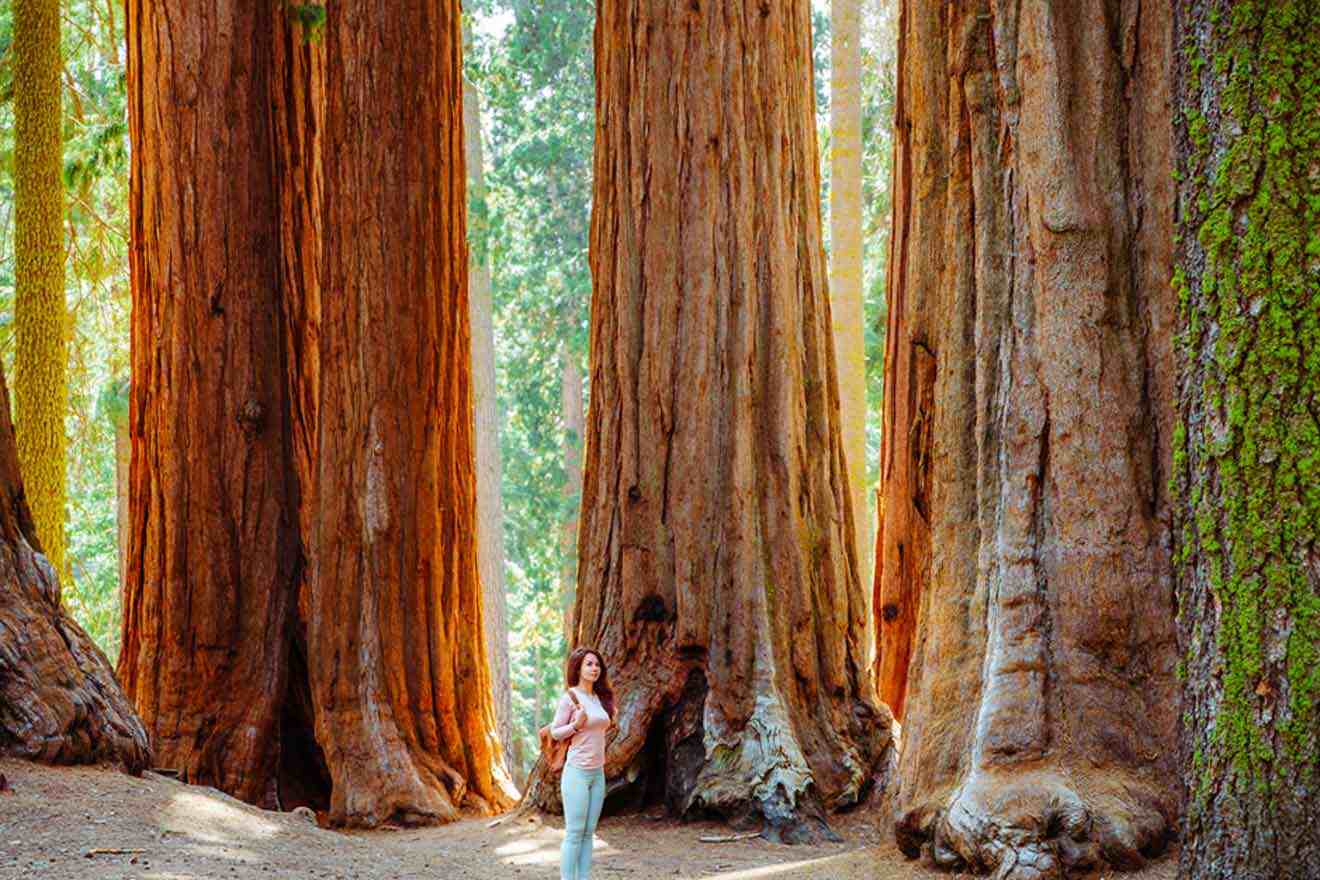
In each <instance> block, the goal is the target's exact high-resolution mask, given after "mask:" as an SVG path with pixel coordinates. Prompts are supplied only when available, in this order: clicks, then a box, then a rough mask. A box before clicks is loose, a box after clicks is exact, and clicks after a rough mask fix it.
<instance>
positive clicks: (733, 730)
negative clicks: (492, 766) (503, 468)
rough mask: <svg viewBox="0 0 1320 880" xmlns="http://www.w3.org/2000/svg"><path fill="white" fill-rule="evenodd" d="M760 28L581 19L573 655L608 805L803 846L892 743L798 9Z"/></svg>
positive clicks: (698, 14) (865, 785)
mask: <svg viewBox="0 0 1320 880" xmlns="http://www.w3.org/2000/svg"><path fill="white" fill-rule="evenodd" d="M763 13H764V14H762V15H758V16H754V17H749V18H742V17H732V18H730V17H726V16H723V15H722V14H720V12H719V10H718V9H717V8H715V7H707V6H703V7H701V8H700V9H691V8H689V7H686V6H685V7H682V8H681V9H680V8H677V7H674V6H673V5H672V4H669V3H663V2H641V3H623V2H620V3H607V4H604V5H603V6H602V7H601V8H600V16H601V18H600V20H599V22H598V24H597V29H596V70H597V89H598V99H597V120H596V125H597V129H596V132H597V146H596V154H595V171H594V174H593V179H594V186H595V193H594V199H593V214H592V251H591V261H592V275H593V281H594V285H593V301H592V345H591V389H592V397H591V404H590V408H589V416H588V435H587V456H586V465H585V472H586V477H585V480H586V482H585V486H584V489H583V514H582V516H583V519H582V525H581V530H580V540H579V567H578V587H579V589H578V595H577V601H576V614H575V621H576V632H575V642H577V643H580V644H594V645H598V646H600V648H601V650H602V651H603V653H604V654H605V656H606V659H607V661H608V662H609V663H610V664H611V667H612V676H614V686H615V692H616V694H617V695H618V714H617V717H618V724H619V727H618V733H617V735H616V736H615V737H614V739H613V741H612V744H611V747H610V750H609V754H608V757H607V765H606V775H607V777H608V778H609V780H610V784H611V787H612V789H613V790H614V793H615V794H614V796H615V798H616V799H618V800H622V801H633V802H641V803H646V802H651V801H658V802H663V803H664V804H665V805H666V806H667V807H668V809H669V810H670V811H671V812H672V813H674V814H677V815H690V814H694V813H698V812H702V813H705V812H713V813H717V814H722V815H725V816H728V817H732V818H736V819H740V820H746V821H753V822H757V823H764V825H765V827H766V829H767V833H770V834H772V835H775V834H781V833H782V834H784V835H786V836H787V837H788V839H799V838H800V837H803V836H806V835H809V834H811V833H813V832H815V831H817V830H819V829H820V828H821V827H822V825H823V814H824V811H825V810H828V809H833V808H837V807H841V806H845V805H849V804H852V803H856V802H857V801H858V800H860V799H861V798H862V797H863V796H864V795H865V794H866V793H867V791H868V790H869V788H870V786H871V784H872V782H873V780H874V776H875V774H876V773H877V771H878V770H879V769H880V768H881V766H882V762H883V760H884V758H885V757H886V755H887V752H888V750H889V748H890V733H889V716H888V713H887V712H886V711H885V710H884V709H883V707H882V706H880V705H879V704H878V703H876V702H875V700H874V692H873V690H872V688H871V687H870V683H869V682H870V677H869V670H868V669H867V668H866V665H865V658H864V656H863V645H864V640H865V629H866V626H867V619H866V610H865V609H866V603H865V596H864V593H863V588H862V585H861V581H860V579H859V577H858V571H857V564H856V555H855V554H853V553H851V552H849V551H848V541H849V540H850V537H849V536H850V534H851V531H850V530H851V529H852V528H853V517H852V509H851V499H850V497H849V495H848V492H847V491H846V485H847V481H846V476H845V473H844V462H843V447H842V441H841V437H840V425H839V421H838V389H837V384H836V378H835V364H834V351H833V345H832V336H831V325H830V311H829V303H828V298H827V293H826V287H825V271H824V259H823V251H822V248H821V241H820V231H821V227H820V215H819V202H818V180H819V178H818V161H819V160H818V156H817V151H816V144H815V137H814V133H815V132H814V128H813V121H814V120H813V112H814V102H813V96H812V93H811V88H810V85H811V71H810V65H811V60H810V59H811V55H810V51H811V32H810V21H809V15H808V13H809V9H808V7H807V4H806V3H805V2H788V3H780V4H775V5H774V6H766V7H763ZM749 59H755V62H754V63H751V64H749ZM753 98H755V99H754V100H753ZM640 107H645V108H647V110H648V112H647V114H646V115H645V117H643V116H642V115H639V114H638V113H637V112H636V108H640ZM529 796H530V797H531V798H532V799H533V800H534V801H535V802H537V803H539V804H541V805H542V806H549V805H551V804H553V803H554V802H555V800H556V796H555V794H554V791H553V781H552V780H550V779H549V778H548V777H546V776H544V775H541V776H538V778H537V779H536V780H534V781H533V787H532V788H531V789H530V791H529Z"/></svg>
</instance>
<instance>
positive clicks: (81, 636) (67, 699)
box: [0, 385, 151, 774]
mask: <svg viewBox="0 0 1320 880" xmlns="http://www.w3.org/2000/svg"><path fill="white" fill-rule="evenodd" d="M2 393H3V385H0V394H2ZM0 576H3V578H4V580H5V581H7V583H4V584H3V585H0V753H4V754H10V755H14V756H17V757H22V758H31V759H33V760H37V761H45V762H48V763H54V764H89V763H97V762H109V763H113V764H119V765H121V766H123V767H124V768H125V769H126V770H128V771H129V772H131V773H134V774H137V773H140V772H141V771H142V770H143V769H145V768H146V767H147V765H148V763H149V762H150V756H151V752H150V748H149V746H148V742H147V733H146V731H145V730H144V729H143V727H142V722H141V721H139V720H138V717H137V714H136V713H135V712H134V711H133V707H132V706H131V705H129V702H128V700H127V699H126V698H125V696H124V693H123V691H122V690H120V688H119V683H118V682H117V681H115V676H114V672H113V671H112V670H111V668H110V664H109V663H108V662H107V661H106V659H105V655H104V654H102V653H101V651H100V650H99V649H98V648H97V647H96V645H95V644H94V643H93V642H92V640H91V638H90V637H89V636H88V635H87V633H85V632H83V630H82V627H80V626H78V624H77V623H75V622H74V621H73V619H72V618H70V617H69V616H68V614H66V613H65V611H64V609H63V608H61V607H60V604H59V600H58V598H57V596H58V595H59V590H58V587H57V586H56V583H57V582H56V579H55V573H54V571H53V570H52V569H51V568H50V565H49V563H47V562H46V560H45V559H44V558H43V557H41V556H39V555H37V554H36V553H35V552H33V551H32V550H31V548H30V547H29V546H28V545H27V544H26V542H25V541H23V539H22V538H21V537H18V538H17V539H13V538H11V542H10V543H9V544H8V546H6V547H4V548H3V549H0Z"/></svg>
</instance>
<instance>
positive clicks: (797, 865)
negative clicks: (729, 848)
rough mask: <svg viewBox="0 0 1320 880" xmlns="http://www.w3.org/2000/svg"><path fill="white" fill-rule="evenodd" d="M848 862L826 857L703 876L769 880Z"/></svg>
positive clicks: (711, 879)
mask: <svg viewBox="0 0 1320 880" xmlns="http://www.w3.org/2000/svg"><path fill="white" fill-rule="evenodd" d="M847 860H848V857H847V856H846V855H838V856H826V857H825V858H823V859H807V860H806V861H801V862H785V863H783V864H779V865H764V866H761V867H756V868H744V869H742V870H740V871H728V872H726V873H723V874H703V875H701V876H702V878H703V880H767V878H775V877H796V876H798V872H799V871H802V870H804V869H806V868H817V869H819V868H827V867H829V866H830V865H831V864H838V865H842V864H843V863H844V862H845V861H847Z"/></svg>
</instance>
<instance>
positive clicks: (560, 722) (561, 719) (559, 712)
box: [550, 694, 577, 739]
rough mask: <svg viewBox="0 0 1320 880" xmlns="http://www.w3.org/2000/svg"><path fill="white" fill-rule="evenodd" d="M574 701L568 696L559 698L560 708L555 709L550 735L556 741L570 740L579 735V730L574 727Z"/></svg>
mask: <svg viewBox="0 0 1320 880" xmlns="http://www.w3.org/2000/svg"><path fill="white" fill-rule="evenodd" d="M572 722H573V700H572V698H571V697H569V695H568V694H564V695H563V696H561V697H560V698H559V706H558V707H556V709H555V718H554V720H553V721H551V722H550V735H551V736H552V737H554V738H555V739H568V738H569V737H570V736H572V735H573V734H575V733H577V728H576V727H574V726H573V723H572Z"/></svg>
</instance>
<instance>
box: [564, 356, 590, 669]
mask: <svg viewBox="0 0 1320 880" xmlns="http://www.w3.org/2000/svg"><path fill="white" fill-rule="evenodd" d="M559 367H560V371H559V417H560V420H561V421H562V424H563V430H564V488H563V492H562V493H561V498H562V502H563V505H564V506H563V512H562V516H563V518H562V520H561V521H560V526H559V552H560V560H561V562H560V569H559V601H560V607H561V608H562V609H563V618H564V639H565V641H567V642H568V643H570V644H571V643H572V641H573V631H574V627H575V625H574V620H573V607H574V605H575V604H576V602H577V543H578V512H579V510H580V509H581V504H582V499H581V493H582V437H583V435H584V434H585V433H586V423H587V420H586V412H585V408H584V406H583V400H582V399H583V388H582V367H581V366H580V365H579V361H578V354H577V352H575V351H573V349H572V347H571V346H570V345H569V344H568V343H567V342H565V343H563V344H562V345H561V346H560V349H559Z"/></svg>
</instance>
